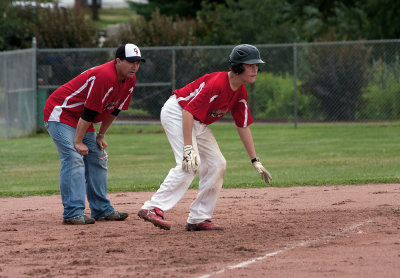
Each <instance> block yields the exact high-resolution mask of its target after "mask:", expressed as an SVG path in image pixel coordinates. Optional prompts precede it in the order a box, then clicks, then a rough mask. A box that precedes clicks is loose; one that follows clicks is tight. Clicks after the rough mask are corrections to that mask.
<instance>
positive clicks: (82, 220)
mask: <svg viewBox="0 0 400 278" xmlns="http://www.w3.org/2000/svg"><path fill="white" fill-rule="evenodd" d="M94 222H96V221H95V220H94V219H93V218H90V217H88V216H87V215H86V214H82V215H79V216H75V217H71V218H64V220H63V224H65V225H86V224H94Z"/></svg>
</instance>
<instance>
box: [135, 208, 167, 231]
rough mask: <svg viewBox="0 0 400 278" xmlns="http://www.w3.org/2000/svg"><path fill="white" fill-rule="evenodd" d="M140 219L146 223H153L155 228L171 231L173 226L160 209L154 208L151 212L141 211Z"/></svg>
mask: <svg viewBox="0 0 400 278" xmlns="http://www.w3.org/2000/svg"><path fill="white" fill-rule="evenodd" d="M138 215H139V217H140V218H142V219H143V220H145V221H149V222H151V223H153V225H154V226H156V227H159V228H160V229H164V230H169V229H171V225H170V224H169V223H168V222H167V221H165V220H164V211H163V210H162V209H159V208H154V209H151V210H147V209H141V210H140V211H139V212H138Z"/></svg>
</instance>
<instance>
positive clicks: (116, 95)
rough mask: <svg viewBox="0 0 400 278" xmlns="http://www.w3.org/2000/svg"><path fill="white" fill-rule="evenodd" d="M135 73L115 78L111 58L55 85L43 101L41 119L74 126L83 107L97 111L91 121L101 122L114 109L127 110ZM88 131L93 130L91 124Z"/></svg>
mask: <svg viewBox="0 0 400 278" xmlns="http://www.w3.org/2000/svg"><path fill="white" fill-rule="evenodd" d="M135 84H136V76H133V77H132V78H129V79H125V80H124V81H123V82H122V81H119V80H118V77H117V72H116V70H115V66H114V61H110V62H107V63H105V64H103V65H100V66H97V67H94V68H91V69H89V70H87V71H85V72H83V73H81V74H80V75H78V76H77V77H75V78H74V79H72V80H71V81H69V82H68V83H66V84H64V85H63V86H61V87H60V88H58V89H57V90H56V91H54V93H52V94H51V95H50V97H49V98H48V100H47V101H46V104H45V107H44V111H43V120H44V121H45V122H48V121H50V122H60V123H64V124H67V125H69V126H72V127H74V128H76V127H77V124H78V121H79V118H80V117H81V115H82V112H83V109H84V107H87V108H88V109H90V110H93V111H96V112H97V113H98V114H97V115H96V117H95V118H94V121H93V122H94V123H98V122H102V121H103V120H104V119H106V118H107V117H108V116H109V115H110V114H111V113H112V112H113V111H114V109H115V108H117V109H119V110H128V108H129V104H130V102H131V99H132V94H133V89H134V88H135ZM87 131H92V132H93V131H95V129H94V127H93V124H92V125H91V126H90V127H89V128H88V130H87Z"/></svg>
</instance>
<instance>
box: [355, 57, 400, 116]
mask: <svg viewBox="0 0 400 278" xmlns="http://www.w3.org/2000/svg"><path fill="white" fill-rule="evenodd" d="M376 69H377V70H376V71H375V74H374V76H373V78H371V81H370V82H369V84H368V86H367V89H366V92H365V93H364V95H363V100H364V107H363V109H362V110H361V112H360V113H359V115H358V116H359V118H360V119H370V120H399V119H400V64H399V58H398V57H397V59H395V61H394V63H393V64H392V65H388V64H385V63H381V62H378V63H377V66H376Z"/></svg>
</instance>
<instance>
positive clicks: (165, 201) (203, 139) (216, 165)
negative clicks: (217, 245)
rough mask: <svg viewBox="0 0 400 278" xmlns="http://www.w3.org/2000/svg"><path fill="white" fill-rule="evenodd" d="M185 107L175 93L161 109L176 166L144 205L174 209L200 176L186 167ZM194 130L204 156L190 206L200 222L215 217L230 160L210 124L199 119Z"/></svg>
mask: <svg viewBox="0 0 400 278" xmlns="http://www.w3.org/2000/svg"><path fill="white" fill-rule="evenodd" d="M182 110H183V109H182V107H181V106H180V105H179V104H178V102H177V100H176V96H175V95H172V96H171V97H170V98H169V99H168V100H167V102H166V103H165V104H164V106H163V108H162V109H161V124H162V126H163V127H164V130H165V133H166V134H167V137H168V140H169V142H170V144H171V147H172V150H173V152H174V155H175V160H176V167H175V168H172V169H171V170H170V171H169V173H168V175H167V177H166V178H165V180H164V182H163V183H162V184H161V185H160V188H159V189H158V190H157V192H156V193H154V195H153V196H152V197H151V200H149V201H147V202H145V203H144V205H143V206H142V209H147V210H150V209H153V208H154V207H158V208H160V209H162V210H164V211H167V210H170V209H171V208H173V207H174V206H175V205H176V204H177V203H178V201H179V200H180V199H181V198H182V197H183V195H184V194H185V192H186V191H187V189H188V188H189V186H190V184H191V183H192V181H193V179H194V178H195V176H196V175H195V174H192V173H187V172H185V171H184V170H183V169H182V158H183V147H184V143H183V131H182ZM192 134H193V139H192V140H193V148H194V149H195V150H196V151H197V152H198V154H199V156H200V160H201V162H200V167H199V177H200V181H199V192H198V194H197V197H196V199H195V200H194V201H193V203H192V204H191V206H190V213H189V217H188V219H187V222H188V223H190V224H198V223H200V222H202V221H204V220H206V219H211V218H212V214H213V212H214V208H215V204H216V202H217V198H218V194H219V192H220V190H221V188H222V183H223V180H224V175H225V169H226V160H225V158H224V156H223V155H222V153H221V151H220V149H219V147H218V144H217V141H216V140H215V138H214V135H213V133H212V131H211V129H210V128H209V127H208V126H207V125H205V124H202V123H200V122H199V121H196V120H195V121H194V123H193V132H192Z"/></svg>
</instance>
